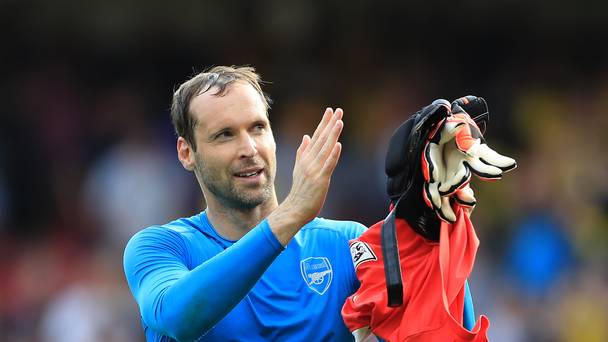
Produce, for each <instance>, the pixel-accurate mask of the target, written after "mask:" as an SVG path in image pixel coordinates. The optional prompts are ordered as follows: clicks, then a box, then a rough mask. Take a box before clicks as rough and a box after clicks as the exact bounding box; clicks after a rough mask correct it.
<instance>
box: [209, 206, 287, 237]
mask: <svg viewBox="0 0 608 342" xmlns="http://www.w3.org/2000/svg"><path fill="white" fill-rule="evenodd" d="M277 206H278V203H277V199H276V196H272V198H270V199H268V200H267V201H266V202H264V203H262V204H260V205H259V206H257V207H254V208H251V209H241V208H230V207H227V206H225V205H223V204H221V203H219V202H218V201H214V200H209V201H208V202H207V210H206V212H207V218H208V219H209V222H211V225H212V226H213V228H214V229H215V231H217V232H218V234H220V235H221V236H222V237H224V238H226V239H229V240H238V239H240V238H241V237H243V235H245V234H247V232H249V231H250V230H251V229H252V228H253V227H255V226H257V225H258V224H259V223H260V222H261V221H262V220H263V219H264V218H266V217H267V216H268V215H270V213H271V212H272V211H273V210H274V209H275V208H276V207H277Z"/></svg>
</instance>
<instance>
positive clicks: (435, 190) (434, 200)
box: [422, 183, 441, 210]
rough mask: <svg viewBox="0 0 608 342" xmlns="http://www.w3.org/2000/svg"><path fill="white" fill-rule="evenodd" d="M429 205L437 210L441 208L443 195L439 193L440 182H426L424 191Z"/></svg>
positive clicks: (424, 196) (423, 193)
mask: <svg viewBox="0 0 608 342" xmlns="http://www.w3.org/2000/svg"><path fill="white" fill-rule="evenodd" d="M422 195H423V198H424V202H425V203H426V205H427V207H429V208H432V209H434V210H437V209H439V208H441V195H440V194H439V183H424V191H423V192H422Z"/></svg>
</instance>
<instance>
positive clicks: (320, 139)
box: [310, 108, 343, 155]
mask: <svg viewBox="0 0 608 342" xmlns="http://www.w3.org/2000/svg"><path fill="white" fill-rule="evenodd" d="M342 114H343V112H342V109H340V108H338V109H337V110H336V111H335V112H334V113H333V114H332V116H331V117H330V119H329V122H327V124H326V125H325V128H324V129H323V131H320V132H319V134H318V135H317V136H316V137H313V139H312V140H311V145H310V151H311V153H313V154H314V155H316V154H317V153H319V151H320V150H321V148H322V147H323V146H324V145H325V143H326V141H327V139H328V137H329V135H330V134H331V132H332V130H333V129H334V126H335V124H336V122H337V121H338V120H341V119H342Z"/></svg>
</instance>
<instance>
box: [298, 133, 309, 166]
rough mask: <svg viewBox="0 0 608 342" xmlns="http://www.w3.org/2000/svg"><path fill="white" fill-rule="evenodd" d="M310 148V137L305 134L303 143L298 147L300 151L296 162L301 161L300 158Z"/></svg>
mask: <svg viewBox="0 0 608 342" xmlns="http://www.w3.org/2000/svg"><path fill="white" fill-rule="evenodd" d="M308 146H310V137H309V136H308V134H305V135H304V136H303V137H302V142H301V143H300V147H298V150H297V151H296V161H297V160H300V156H301V155H302V154H303V153H304V152H305V151H306V149H307V148H308Z"/></svg>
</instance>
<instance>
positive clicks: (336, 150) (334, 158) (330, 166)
mask: <svg viewBox="0 0 608 342" xmlns="http://www.w3.org/2000/svg"><path fill="white" fill-rule="evenodd" d="M341 152H342V144H341V143H339V142H337V143H335V144H334V147H333V148H332V150H331V153H330V154H329V157H328V158H327V159H326V160H325V165H323V169H322V170H321V172H322V174H323V175H326V176H330V175H331V174H332V173H333V172H334V170H335V169H336V165H338V160H339V159H340V153H341Z"/></svg>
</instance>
